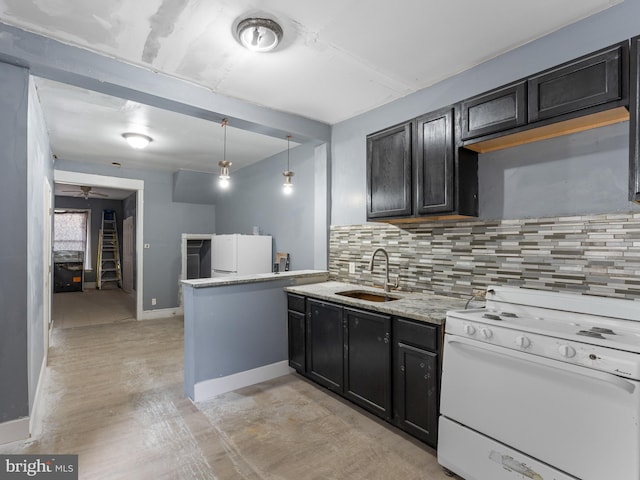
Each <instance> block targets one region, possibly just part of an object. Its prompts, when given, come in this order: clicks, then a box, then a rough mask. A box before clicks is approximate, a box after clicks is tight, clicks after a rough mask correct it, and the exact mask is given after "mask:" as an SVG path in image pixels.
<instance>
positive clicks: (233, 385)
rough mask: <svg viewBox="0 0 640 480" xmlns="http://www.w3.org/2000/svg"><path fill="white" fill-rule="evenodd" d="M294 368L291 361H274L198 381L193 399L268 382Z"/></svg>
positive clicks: (196, 400) (210, 396) (202, 398)
mask: <svg viewBox="0 0 640 480" xmlns="http://www.w3.org/2000/svg"><path fill="white" fill-rule="evenodd" d="M293 371H294V370H293V369H292V368H290V367H289V361H288V360H283V361H282V362H277V363H272V364H270V365H265V366H264V367H258V368H254V369H253V370H246V371H244V372H240V373H234V374H233V375H228V376H226V377H220V378H212V379H211V380H204V381H202V382H198V383H196V384H195V385H194V388H193V396H194V398H193V401H194V402H202V401H205V400H208V399H210V398H213V397H215V396H217V395H221V394H223V393H227V392H232V391H233V390H237V389H239V388H243V387H248V386H249V385H255V384H256V383H260V382H266V381H267V380H271V379H272V378H277V377H282V376H283V375H289V374H290V373H292V372H293Z"/></svg>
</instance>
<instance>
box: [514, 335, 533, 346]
mask: <svg viewBox="0 0 640 480" xmlns="http://www.w3.org/2000/svg"><path fill="white" fill-rule="evenodd" d="M516 345H517V346H519V347H521V348H527V347H528V346H529V345H531V340H529V339H528V338H527V337H525V336H524V335H518V336H517V337H516Z"/></svg>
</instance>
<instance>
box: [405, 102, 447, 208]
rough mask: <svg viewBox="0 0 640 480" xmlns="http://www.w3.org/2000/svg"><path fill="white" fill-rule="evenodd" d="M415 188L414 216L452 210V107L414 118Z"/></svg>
mask: <svg viewBox="0 0 640 480" xmlns="http://www.w3.org/2000/svg"><path fill="white" fill-rule="evenodd" d="M415 123H416V130H417V142H416V143H417V147H416V150H417V151H416V159H415V180H416V181H415V184H416V186H415V189H416V206H415V209H414V213H415V214H417V215H425V214H433V213H446V212H451V211H453V209H454V192H453V186H454V174H455V172H454V168H453V167H454V141H453V139H454V137H453V109H450V108H448V109H444V110H440V111H438V112H433V113H430V114H427V115H424V116H422V117H420V118H418V119H417V120H416V122H415Z"/></svg>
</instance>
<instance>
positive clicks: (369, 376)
mask: <svg viewBox="0 0 640 480" xmlns="http://www.w3.org/2000/svg"><path fill="white" fill-rule="evenodd" d="M344 316H345V321H346V325H347V328H346V339H345V343H346V348H345V377H344V378H345V395H346V397H347V398H348V399H350V400H351V401H353V402H354V403H357V404H358V405H360V406H362V407H364V408H366V409H367V410H369V411H370V412H372V413H375V414H376V415H378V416H380V417H382V418H384V419H387V420H389V419H391V340H390V337H391V318H390V317H387V316H385V315H378V314H375V313H370V312H362V311H359V310H354V309H350V308H345V309H344Z"/></svg>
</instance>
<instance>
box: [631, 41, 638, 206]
mask: <svg viewBox="0 0 640 480" xmlns="http://www.w3.org/2000/svg"><path fill="white" fill-rule="evenodd" d="M629 114H630V119H629V200H630V201H632V202H640V130H639V129H640V37H635V38H632V39H631V95H630V98H629Z"/></svg>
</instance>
